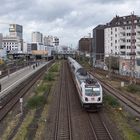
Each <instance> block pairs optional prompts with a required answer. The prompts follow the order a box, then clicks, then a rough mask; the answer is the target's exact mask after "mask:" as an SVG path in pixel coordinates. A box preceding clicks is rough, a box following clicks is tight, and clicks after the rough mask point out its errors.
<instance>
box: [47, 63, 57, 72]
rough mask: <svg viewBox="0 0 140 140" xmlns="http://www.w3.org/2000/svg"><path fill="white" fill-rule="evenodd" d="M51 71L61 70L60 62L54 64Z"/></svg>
mask: <svg viewBox="0 0 140 140" xmlns="http://www.w3.org/2000/svg"><path fill="white" fill-rule="evenodd" d="M49 71H51V72H58V71H59V64H58V63H56V64H54V65H53V66H52V67H51V68H50V70H49Z"/></svg>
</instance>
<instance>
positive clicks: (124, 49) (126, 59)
mask: <svg viewBox="0 0 140 140" xmlns="http://www.w3.org/2000/svg"><path fill="white" fill-rule="evenodd" d="M133 21H134V33H133V34H132V29H133V28H132V24H133V23H132V22H133ZM133 21H132V15H128V16H123V17H119V16H116V17H114V18H113V19H112V20H111V21H110V22H109V23H107V24H106V28H105V30H104V37H105V42H104V45H105V56H106V57H108V56H109V55H113V56H119V58H120V69H121V70H122V71H127V72H130V70H131V55H132V48H131V46H132V42H134V44H135V46H134V48H133V49H135V54H133V55H135V70H136V71H139V70H140V17H139V16H136V15H133ZM132 35H133V38H134V39H133V40H132Z"/></svg>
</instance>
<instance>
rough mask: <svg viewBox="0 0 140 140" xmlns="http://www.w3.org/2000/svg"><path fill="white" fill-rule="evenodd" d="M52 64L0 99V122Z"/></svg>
mask: <svg viewBox="0 0 140 140" xmlns="http://www.w3.org/2000/svg"><path fill="white" fill-rule="evenodd" d="M52 63H53V61H52V62H50V63H49V64H48V65H47V66H44V67H43V68H41V69H40V70H39V71H37V72H35V73H34V74H33V75H31V76H30V77H29V78H28V79H26V80H24V81H23V82H22V83H21V84H19V85H18V86H17V87H16V88H15V89H14V90H13V91H11V92H10V93H8V94H7V95H6V96H4V98H1V101H0V106H1V108H0V122H1V121H2V120H3V119H4V117H5V116H6V115H7V114H8V112H10V111H11V109H12V108H13V107H14V105H15V104H16V103H17V102H18V101H19V98H21V97H23V96H24V95H25V94H26V93H27V91H28V90H29V89H30V88H31V87H32V86H33V85H34V83H35V82H36V81H37V80H38V79H39V78H40V77H41V76H42V75H43V74H44V72H45V71H46V69H47V68H48V66H50V65H51V64H52Z"/></svg>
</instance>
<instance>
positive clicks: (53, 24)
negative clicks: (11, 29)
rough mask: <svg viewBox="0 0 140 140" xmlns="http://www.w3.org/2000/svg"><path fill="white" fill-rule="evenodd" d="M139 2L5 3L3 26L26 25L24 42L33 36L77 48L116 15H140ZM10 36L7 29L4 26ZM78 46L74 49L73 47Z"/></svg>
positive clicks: (41, 0)
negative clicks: (37, 33) (51, 38)
mask: <svg viewBox="0 0 140 140" xmlns="http://www.w3.org/2000/svg"><path fill="white" fill-rule="evenodd" d="M139 5H140V1H139V0H135V1H133V0H117V1H116V0H75V1H74V2H72V1H71V0H57V1H55V0H34V1H33V0H28V1H26V0H19V1H17V0H4V1H3V3H2V4H1V9H0V22H7V23H17V24H21V25H23V29H24V39H25V40H26V41H29V42H30V41H31V32H33V31H40V32H42V33H43V34H45V35H49V34H51V35H54V36H58V37H60V43H63V44H75V46H76V44H77V43H78V40H79V39H80V37H82V36H85V35H88V33H89V32H92V29H93V28H94V27H95V26H97V25H98V24H105V23H107V22H109V21H110V20H111V19H112V18H113V17H114V16H115V15H116V14H117V15H119V16H125V15H128V14H130V13H131V12H132V11H135V14H137V15H140V9H139ZM0 31H1V32H8V28H7V25H5V27H4V25H2V24H1V26H0ZM73 46H74V45H73Z"/></svg>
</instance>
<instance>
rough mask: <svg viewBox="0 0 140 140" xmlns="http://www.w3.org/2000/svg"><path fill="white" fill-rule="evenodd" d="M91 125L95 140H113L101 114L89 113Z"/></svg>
mask: <svg viewBox="0 0 140 140" xmlns="http://www.w3.org/2000/svg"><path fill="white" fill-rule="evenodd" d="M88 117H89V124H90V126H91V129H92V131H93V133H94V136H95V140H113V138H112V136H111V134H110V132H109V130H108V128H107V126H106V125H105V123H104V122H103V121H102V119H101V118H100V114H99V113H94V114H93V113H92V114H90V113H88Z"/></svg>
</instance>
